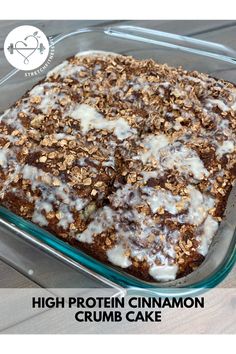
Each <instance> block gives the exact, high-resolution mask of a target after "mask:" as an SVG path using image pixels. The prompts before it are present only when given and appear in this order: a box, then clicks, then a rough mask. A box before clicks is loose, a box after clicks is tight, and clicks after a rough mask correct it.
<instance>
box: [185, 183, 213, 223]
mask: <svg viewBox="0 0 236 354" xmlns="http://www.w3.org/2000/svg"><path fill="white" fill-rule="evenodd" d="M188 191H189V194H190V205H189V207H188V214H187V217H186V216H184V217H180V220H182V221H183V222H188V223H190V224H193V225H200V224H201V223H202V222H203V220H204V219H205V218H206V216H207V214H208V212H209V210H210V209H212V208H213V207H214V204H215V201H214V199H213V198H211V197H210V196H207V195H204V194H202V193H201V192H200V191H199V190H198V189H196V188H195V187H194V186H192V185H189V186H188Z"/></svg>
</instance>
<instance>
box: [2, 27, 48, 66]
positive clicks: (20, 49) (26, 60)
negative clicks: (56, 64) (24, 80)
mask: <svg viewBox="0 0 236 354" xmlns="http://www.w3.org/2000/svg"><path fill="white" fill-rule="evenodd" d="M4 53H5V56H6V58H7V60H8V61H9V63H10V64H11V65H12V66H14V67H15V68H16V69H19V70H24V71H30V70H35V69H37V68H39V67H40V66H41V65H43V64H44V63H45V62H46V60H47V59H48V57H49V54H50V42H49V40H48V38H47V37H46V36H45V34H44V33H43V32H42V31H41V30H40V29H39V28H37V27H34V26H19V27H16V28H14V29H13V30H12V31H11V32H10V33H9V34H8V35H7V37H6V39H5V42H4Z"/></svg>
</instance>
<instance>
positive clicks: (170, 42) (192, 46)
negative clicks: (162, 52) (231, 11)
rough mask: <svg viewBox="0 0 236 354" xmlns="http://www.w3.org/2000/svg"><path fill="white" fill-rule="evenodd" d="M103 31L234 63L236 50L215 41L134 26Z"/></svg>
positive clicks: (110, 28) (124, 37)
mask: <svg viewBox="0 0 236 354" xmlns="http://www.w3.org/2000/svg"><path fill="white" fill-rule="evenodd" d="M105 32H106V34H107V35H110V36H114V37H119V38H123V39H128V40H129V39H130V40H135V41H139V42H145V43H149V44H153V45H157V46H163V47H168V48H175V49H181V50H184V51H187V52H192V53H195V54H201V55H205V56H208V57H213V58H215V59H219V60H224V61H230V62H232V63H234V64H235V63H236V50H234V49H232V48H230V47H227V46H225V45H223V44H219V43H215V42H209V41H204V40H201V39H197V38H191V37H187V36H182V35H177V34H173V33H168V32H162V31H158V30H153V29H148V28H142V27H136V26H112V27H108V28H106V29H105Z"/></svg>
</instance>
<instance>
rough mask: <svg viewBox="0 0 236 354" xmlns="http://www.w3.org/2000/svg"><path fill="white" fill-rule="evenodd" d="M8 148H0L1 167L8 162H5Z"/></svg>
mask: <svg viewBox="0 0 236 354" xmlns="http://www.w3.org/2000/svg"><path fill="white" fill-rule="evenodd" d="M8 151H9V150H8V149H5V148H2V149H1V150H0V166H1V167H3V168H6V167H7V165H8V163H7V157H8Z"/></svg>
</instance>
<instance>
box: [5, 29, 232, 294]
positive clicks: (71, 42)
mask: <svg viewBox="0 0 236 354" xmlns="http://www.w3.org/2000/svg"><path fill="white" fill-rule="evenodd" d="M53 42H54V46H55V57H54V59H53V61H52V64H51V65H50V66H49V67H48V69H47V70H45V71H44V72H43V73H42V75H37V76H34V77H25V75H24V73H23V72H22V71H18V70H12V71H11V72H10V73H8V74H7V75H5V76H3V77H2V78H0V112H2V111H4V110H5V109H7V108H8V107H9V106H10V105H12V104H13V103H14V102H15V101H16V100H17V99H18V98H19V97H21V96H22V95H23V94H24V93H25V91H27V90H28V89H30V88H31V87H32V86H33V85H34V84H36V83H37V82H38V81H40V79H42V78H43V77H44V76H45V75H46V73H47V71H49V70H50V69H51V68H52V67H54V66H56V65H57V64H59V63H60V62H62V61H63V60H64V59H65V58H67V57H69V56H72V55H74V54H76V53H78V52H85V51H91V50H92V51H93V50H97V51H106V52H115V53H120V54H124V55H132V56H134V57H135V58H138V59H144V58H152V59H154V60H157V61H158V62H161V63H167V64H169V65H173V66H179V65H181V66H183V67H184V68H185V69H187V70H198V71H200V72H205V73H209V74H210V75H211V76H214V77H219V78H223V79H226V80H229V81H231V82H234V83H236V52H234V51H233V50H232V49H230V48H227V47H225V46H223V45H221V44H216V43H212V42H206V41H202V40H198V39H193V38H190V37H184V36H179V35H175V34H170V33H165V32H160V31H155V30H151V29H145V28H140V27H134V26H112V27H93V28H83V29H79V30H78V31H75V32H71V33H65V34H61V35H59V36H57V37H55V38H54V40H53ZM235 194H236V186H235V187H234V188H233V189H232V192H231V194H230V197H229V200H228V204H227V208H226V212H225V217H224V220H223V221H222V222H221V225H220V228H219V230H218V232H217V234H216V235H215V237H214V240H213V242H212V245H211V247H210V249H209V253H208V255H207V257H206V259H205V261H204V262H203V263H202V265H201V266H200V267H199V268H198V269H197V270H196V271H194V272H193V273H191V274H189V275H188V276H185V277H182V278H180V279H177V280H175V281H169V282H165V283H157V282H145V281H142V280H140V279H138V278H135V277H133V276H131V275H129V274H127V273H126V272H124V271H122V270H121V269H117V268H115V267H113V266H111V265H106V264H103V263H101V262H99V261H97V260H95V259H94V258H92V257H90V256H88V255H86V254H85V253H83V252H82V251H80V250H78V249H75V248H73V247H71V246H70V245H68V244H67V243H65V242H63V241H61V240H59V239H58V238H56V237H55V236H53V235H52V234H50V233H48V232H46V231H45V230H43V229H41V228H39V227H38V226H36V225H34V224H32V223H31V222H28V221H25V220H23V219H22V218H21V217H18V216H16V215H15V214H13V213H11V212H10V211H8V210H6V209H5V208H3V207H0V218H1V219H0V224H1V228H3V229H4V228H5V230H6V231H7V232H8V233H9V235H10V234H12V235H14V237H15V235H18V237H19V238H20V239H22V240H23V239H24V242H26V243H30V244H31V246H32V245H35V246H36V247H41V248H43V250H44V252H46V253H47V254H50V255H53V256H55V257H57V258H59V259H60V260H61V261H62V262H64V263H67V264H70V265H71V266H73V267H74V268H77V269H79V270H80V271H82V272H85V273H87V274H88V276H91V275H92V276H95V277H96V278H97V279H100V280H101V281H102V282H105V283H106V282H107V283H108V284H109V285H110V286H113V285H114V286H116V285H117V286H121V287H124V288H130V287H134V288H138V289H147V290H150V291H151V290H153V291H155V292H156V293H161V292H162V291H165V289H169V290H171V289H173V290H174V289H182V290H181V291H182V292H184V293H188V294H190V293H194V292H196V291H199V290H201V289H206V288H212V287H214V286H216V285H217V284H218V283H219V282H220V281H222V279H224V277H225V276H226V275H227V274H228V273H229V271H230V270H231V268H232V267H233V265H234V264H235V261H236V249H235V244H236V242H235V241H236V218H235V215H236V205H235V200H236V196H235ZM8 237H10V236H8ZM0 241H1V235H0ZM74 286H75V287H77V286H78V284H74Z"/></svg>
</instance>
